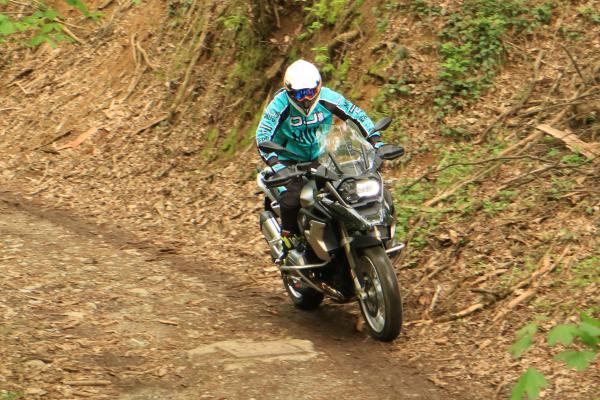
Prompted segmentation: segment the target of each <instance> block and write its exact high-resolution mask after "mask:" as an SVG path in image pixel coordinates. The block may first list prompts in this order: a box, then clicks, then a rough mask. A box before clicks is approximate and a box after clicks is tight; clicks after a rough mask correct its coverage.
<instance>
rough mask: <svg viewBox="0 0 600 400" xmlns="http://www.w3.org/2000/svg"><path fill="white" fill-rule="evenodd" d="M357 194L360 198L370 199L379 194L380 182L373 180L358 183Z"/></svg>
mask: <svg viewBox="0 0 600 400" xmlns="http://www.w3.org/2000/svg"><path fill="white" fill-rule="evenodd" d="M356 194H358V196H359V197H369V196H375V195H378V194H379V182H377V181H376V180H373V179H365V180H362V181H358V182H356Z"/></svg>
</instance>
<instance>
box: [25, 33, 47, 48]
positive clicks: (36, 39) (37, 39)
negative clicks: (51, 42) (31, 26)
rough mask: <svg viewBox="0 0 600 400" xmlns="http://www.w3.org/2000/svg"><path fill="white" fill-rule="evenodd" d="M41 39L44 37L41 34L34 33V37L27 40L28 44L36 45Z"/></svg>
mask: <svg viewBox="0 0 600 400" xmlns="http://www.w3.org/2000/svg"><path fill="white" fill-rule="evenodd" d="M42 40H44V37H43V36H42V35H35V36H34V37H32V38H31V40H30V41H29V44H30V45H32V46H37V45H39V44H40V43H42Z"/></svg>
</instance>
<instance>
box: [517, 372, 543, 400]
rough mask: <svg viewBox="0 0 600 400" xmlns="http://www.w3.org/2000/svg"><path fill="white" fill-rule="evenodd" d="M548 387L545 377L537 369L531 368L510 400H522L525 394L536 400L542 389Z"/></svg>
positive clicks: (520, 379)
mask: <svg viewBox="0 0 600 400" xmlns="http://www.w3.org/2000/svg"><path fill="white" fill-rule="evenodd" d="M547 386H548V383H547V382H546V378H544V375H542V374H541V373H539V372H538V370H537V369H535V368H529V369H528V370H527V371H526V372H525V373H524V374H523V375H521V378H519V381H518V382H517V384H516V385H515V386H514V387H513V389H512V395H511V396H510V400H521V398H523V394H524V393H527V397H529V398H530V399H531V400H534V399H535V398H536V397H538V395H539V394H540V387H543V388H545V387H547Z"/></svg>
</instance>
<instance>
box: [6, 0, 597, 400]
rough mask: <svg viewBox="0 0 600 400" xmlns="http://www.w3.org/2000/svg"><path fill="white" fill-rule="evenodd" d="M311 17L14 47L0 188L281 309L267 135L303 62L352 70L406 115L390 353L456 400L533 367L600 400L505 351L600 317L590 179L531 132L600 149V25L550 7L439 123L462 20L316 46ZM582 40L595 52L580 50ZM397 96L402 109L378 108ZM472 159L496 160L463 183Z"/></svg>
mask: <svg viewBox="0 0 600 400" xmlns="http://www.w3.org/2000/svg"><path fill="white" fill-rule="evenodd" d="M413 3H414V4H417V3H419V4H420V2H410V4H413ZM296 4H297V3H294V4H293V6H290V5H289V4H287V3H283V2H282V3H279V5H278V6H277V9H275V8H273V5H272V4H270V3H267V2H260V4H259V6H258V8H255V9H248V8H247V7H245V5H243V4H237V3H229V2H227V3H219V4H216V3H214V4H213V3H211V2H200V1H198V2H192V4H187V3H186V4H183V3H171V4H167V3H164V2H160V1H150V2H147V3H144V4H143V6H133V5H131V4H130V3H122V4H119V3H117V2H111V3H108V5H107V6H106V7H105V8H103V11H104V12H106V14H107V17H106V18H105V19H104V20H103V21H102V25H101V26H100V27H98V26H97V25H94V23H93V22H91V21H86V20H82V19H78V17H75V16H74V17H73V18H72V19H70V20H68V21H69V23H70V24H71V25H73V27H71V28H70V29H71V30H72V32H73V33H74V35H75V36H77V38H79V39H80V40H81V41H82V44H81V43H80V44H73V45H70V46H67V45H63V46H61V47H60V48H59V49H56V50H53V49H51V48H50V47H49V46H40V47H38V48H37V49H34V50H26V49H24V48H19V47H17V46H16V45H11V46H13V47H11V48H10V49H11V50H12V51H11V52H9V53H8V56H4V59H3V60H4V63H5V64H4V66H3V68H4V69H3V70H2V75H1V77H0V98H1V100H0V153H1V155H2V156H1V157H0V182H1V184H2V187H3V188H7V189H9V190H11V191H15V192H18V193H20V194H21V195H23V196H26V197H28V198H32V199H33V198H35V199H36V200H40V201H43V202H44V203H45V204H46V205H47V206H49V207H53V208H58V209H65V210H68V212H69V213H73V215H79V216H82V217H85V218H89V219H90V220H93V221H95V222H96V223H97V224H98V225H100V226H103V227H117V226H119V227H123V228H127V229H129V230H131V231H133V232H134V233H135V235H136V236H137V238H138V240H139V241H142V242H145V243H148V244H151V245H152V246H156V247H158V248H159V250H161V251H162V253H179V254H181V255H183V256H186V257H193V258H195V259H196V260H198V262H199V263H203V264H209V265H211V264H214V266H215V268H219V269H220V270H221V271H225V272H226V273H227V274H230V276H233V277H235V279H238V280H239V281H240V282H245V283H247V284H249V285H252V284H254V285H260V287H263V288H265V290H267V291H268V293H270V294H273V295H277V296H280V295H281V293H282V287H281V284H280V282H279V279H278V277H277V276H276V275H274V274H273V273H272V272H268V271H270V268H271V267H272V265H271V264H270V263H269V260H268V257H267V256H266V251H265V245H264V243H263V241H262V239H261V237H260V234H259V232H258V231H257V228H256V221H255V215H256V212H257V211H258V210H260V209H261V207H262V199H260V198H257V197H256V196H254V195H253V194H252V193H253V191H254V190H256V189H255V184H254V182H253V176H254V175H253V170H254V167H255V166H256V165H258V164H259V163H260V160H259V159H258V157H257V156H256V153H255V149H254V148H253V146H252V141H251V136H252V132H251V128H252V126H253V125H254V124H255V123H256V117H257V116H259V115H260V111H261V110H262V107H263V105H264V104H265V100H266V99H267V98H268V96H269V95H270V94H272V93H273V91H274V90H276V89H277V88H278V87H279V81H280V79H281V72H282V71H283V70H284V69H285V66H286V65H287V63H289V62H290V61H291V60H292V59H294V58H298V57H301V56H304V57H306V58H308V59H314V58H315V56H316V55H319V54H321V55H324V54H325V52H327V54H329V55H330V56H331V57H330V60H329V61H330V62H332V65H333V66H334V67H336V68H337V70H338V71H340V74H339V75H335V74H337V72H336V73H335V74H334V75H332V78H333V77H335V78H336V79H337V78H339V80H340V82H341V83H339V84H338V83H336V82H333V81H332V82H331V85H332V86H334V87H335V88H337V89H338V90H340V91H343V92H344V93H345V94H346V95H347V96H348V97H349V98H350V99H352V100H354V101H356V102H357V103H358V104H359V105H360V106H361V107H363V108H364V109H366V110H367V111H369V112H370V113H371V114H372V115H373V116H376V115H380V114H381V113H384V112H387V113H396V114H397V116H398V117H399V118H398V121H400V122H398V124H397V125H394V127H393V129H392V130H390V131H388V132H386V135H387V136H386V138H389V140H393V141H396V142H398V143H400V144H404V145H405V146H406V147H407V149H408V150H409V152H411V154H410V156H409V157H407V160H404V162H403V163H399V164H396V165H390V166H388V167H387V168H386V169H384V174H385V175H386V178H396V179H398V181H397V183H396V185H397V187H396V188H394V192H395V195H396V197H397V200H398V204H399V215H400V217H401V221H400V223H401V226H402V227H403V231H402V232H401V237H400V239H404V240H407V241H408V242H410V246H409V251H408V252H407V253H406V254H405V255H404V258H403V260H402V261H401V262H400V263H398V264H397V265H396V267H397V268H398V271H397V274H398V279H399V281H400V283H401V285H402V287H403V288H404V291H405V296H406V298H405V311H406V314H407V315H406V321H407V324H406V325H405V330H404V333H403V335H402V336H401V338H399V339H398V341H397V342H396V343H395V344H394V345H393V346H392V347H391V348H390V349H391V350H392V352H391V354H392V356H393V357H395V358H396V359H397V360H399V363H397V364H394V365H395V366H397V365H399V364H407V365H410V366H417V367H419V368H424V370H426V371H427V374H429V375H430V379H431V381H432V382H434V383H435V384H436V385H438V386H439V387H443V388H446V390H448V392H449V393H454V392H455V391H456V390H455V389H454V387H455V385H456V386H458V387H459V388H460V387H464V382H466V381H469V382H473V384H474V385H477V387H478V389H477V393H481V398H491V397H492V396H493V393H495V392H496V393H498V398H502V396H505V395H507V394H508V393H509V388H510V385H511V384H513V383H514V382H515V380H516V379H517V377H518V376H519V375H520V373H522V371H523V370H525V369H526V368H527V367H529V366H532V365H535V366H536V367H538V369H540V370H542V371H544V372H545V373H546V375H547V376H553V379H552V380H551V382H550V383H551V386H550V387H549V389H548V391H547V392H546V394H545V396H546V398H553V399H565V398H577V399H582V398H593V396H594V394H593V392H594V390H596V389H595V387H594V386H593V385H592V384H591V383H592V382H593V380H594V379H595V378H594V376H593V374H589V375H585V376H584V375H581V374H578V373H577V372H575V371H567V370H565V369H564V368H563V365H562V364H560V363H556V362H552V361H551V359H552V355H553V354H551V353H549V352H547V351H546V350H545V348H543V347H540V348H537V349H536V350H534V351H533V352H531V353H528V354H527V355H526V357H525V358H523V359H519V360H515V359H513V358H511V357H510V356H508V353H507V349H508V347H509V346H510V345H511V344H512V343H513V342H514V332H515V331H516V330H517V329H518V328H520V327H521V326H522V325H524V324H525V323H526V322H528V321H530V320H532V319H533V318H534V316H535V315H536V314H541V315H545V316H546V317H548V318H549V319H550V320H549V322H547V323H544V324H542V329H544V330H548V329H550V328H551V327H552V326H553V325H555V324H557V323H563V322H565V321H570V322H571V321H572V322H574V321H575V320H576V319H577V314H576V310H577V308H582V309H586V310H591V312H592V313H594V312H597V311H598V310H596V309H594V306H595V303H597V290H598V286H597V279H598V274H597V262H596V261H593V260H594V259H593V257H594V255H595V254H596V253H595V252H596V250H595V249H596V248H597V240H596V225H597V221H596V217H597V213H598V205H597V204H598V200H599V199H598V196H597V194H596V193H597V191H596V189H595V185H596V179H597V177H596V175H597V174H596V173H595V170H594V168H595V167H594V165H593V164H589V165H581V166H578V165H579V164H581V163H584V162H585V157H581V158H576V157H578V156H577V155H574V154H573V153H572V151H571V150H569V149H568V148H566V147H565V144H564V142H563V141H562V140H559V139H555V140H548V139H542V136H543V135H541V133H540V132H539V131H537V130H535V126H536V125H537V124H538V123H540V122H544V123H547V124H551V125H552V126H554V127H555V128H559V129H561V132H564V133H565V135H567V134H569V133H570V132H575V133H576V134H577V135H578V136H579V138H581V139H583V140H584V141H587V142H595V140H596V133H597V126H596V125H594V121H593V118H591V116H592V115H593V113H594V112H596V111H595V108H594V107H595V104H596V103H597V100H596V99H597V93H595V90H596V89H595V88H596V86H595V84H594V79H596V82H598V79H600V77H598V76H597V73H598V70H597V68H596V67H595V66H596V65H597V61H598V60H597V59H596V58H597V56H596V54H597V53H595V51H596V49H597V48H598V46H599V45H600V43H598V41H597V32H598V27H597V26H596V25H593V24H592V23H591V22H590V21H588V20H585V21H583V20H582V21H583V22H582V25H581V26H582V28H581V29H580V30H579V31H576V30H575V29H576V27H575V28H574V26H575V25H576V24H577V23H578V18H579V17H578V15H579V14H577V13H576V12H571V13H569V12H568V11H569V10H568V9H562V8H559V9H556V10H555V11H554V10H553V12H554V14H552V15H553V16H552V17H551V19H550V20H549V22H547V25H544V26H545V27H550V28H551V29H540V30H537V31H535V32H534V34H531V35H528V34H523V35H522V36H519V37H514V38H513V37H510V38H505V39H504V40H505V41H509V40H511V41H512V42H511V43H513V45H511V46H513V47H512V49H513V50H511V52H510V53H509V55H508V56H507V58H508V60H509V61H510V62H509V63H508V64H507V66H506V67H505V68H504V69H503V70H502V72H501V73H500V74H499V75H497V76H496V77H495V78H494V79H495V80H494V89H495V90H494V91H492V90H489V91H487V92H482V93H485V96H484V98H483V99H482V100H481V101H479V102H473V103H465V105H464V106H463V107H462V109H461V110H460V111H459V112H456V113H454V114H448V115H447V116H445V117H443V118H441V119H440V120H436V119H432V118H430V116H429V115H428V113H429V112H430V109H429V108H428V107H429V106H431V105H432V102H433V98H432V96H433V95H432V94H431V93H432V92H427V91H428V90H434V89H433V88H435V87H437V86H438V83H439V82H438V81H437V78H436V77H437V76H438V75H437V74H438V73H439V72H440V71H441V70H442V66H441V62H440V53H439V49H438V48H437V47H435V46H433V45H432V43H433V42H434V41H435V39H436V37H437V36H436V33H437V32H441V31H443V29H444V28H446V27H449V26H451V24H447V23H446V22H447V21H445V20H444V19H443V18H444V16H443V15H442V13H441V12H440V13H439V14H438V15H433V14H434V11H435V10H434V9H433V8H432V9H431V11H430V10H429V9H427V10H426V11H427V12H424V11H423V10H421V11H419V8H418V7H416V8H415V7H413V8H410V7H409V3H407V4H403V5H402V6H407V8H406V9H401V8H394V7H390V8H389V14H388V13H387V11H382V10H384V9H386V7H385V4H384V3H381V4H380V3H377V2H371V1H366V2H364V4H363V3H362V2H352V3H348V4H347V5H346V6H345V8H344V9H343V10H341V11H340V17H339V19H338V20H337V21H336V22H335V23H333V24H332V25H331V26H327V27H325V28H324V29H316V30H314V32H313V33H312V36H307V42H304V41H301V40H299V39H298V36H299V35H301V34H303V33H305V32H307V26H312V24H313V23H314V22H315V21H316V22H318V20H316V19H315V18H316V17H309V18H306V17H307V15H306V14H307V13H306V12H301V11H299V10H298V7H297V6H296ZM357 4H358V6H357V8H354V6H355V5H357ZM417 6H418V4H417ZM584 6H585V5H583V4H582V5H581V7H584ZM61 7H62V6H61ZM374 7H377V10H374ZM561 7H566V6H564V5H563V6H561ZM276 10H277V12H276ZM61 12H62V13H63V14H64V15H66V16H68V17H70V16H71V14H70V12H69V10H68V9H67V8H65V9H61ZM207 16H209V18H207ZM361 16H362V19H360V17H361ZM221 17H222V18H223V19H222V20H221V21H220V22H218V21H217V19H218V18H221ZM386 18H387V20H386ZM427 18H430V19H429V20H427ZM355 21H357V23H355V24H354V25H353V23H354V22H355ZM277 24H279V26H280V27H279V28H277ZM584 28H585V29H584ZM565 29H566V30H565ZM574 32H575V33H577V34H578V35H580V36H581V37H583V38H584V39H585V40H582V41H580V42H576V43H585V44H586V46H582V47H580V48H573V46H571V45H570V42H567V41H566V40H567V36H569V35H570V36H569V37H574V35H575V33H574ZM347 33H351V34H352V35H353V36H345V37H342V38H341V39H344V40H342V41H336V40H334V38H336V37H338V38H339V37H340V35H343V34H347ZM355 33H356V34H355ZM595 34H596V37H594V35H595ZM341 39H340V40H341ZM459 39H460V38H459ZM338 42H339V43H342V44H341V45H338V44H337V43H338ZM562 44H565V45H566V46H567V47H568V48H570V49H571V52H572V53H574V54H575V58H576V63H577V65H578V66H579V68H580V71H579V72H581V73H582V76H580V75H579V72H578V71H577V68H575V65H576V64H574V63H573V61H571V59H570V58H569V56H568V54H567V53H566V52H565V51H564V50H563V48H562V47H561V45H562ZM329 45H331V49H333V50H330V47H329ZM400 45H402V46H405V47H406V48H407V49H408V50H409V53H408V58H406V57H405V56H404V55H401V56H399V54H400V53H401V52H399V47H398V46H400ZM322 47H325V48H326V49H325V50H323V51H321V50H319V49H320V48H322ZM311 49H317V50H316V53H315V51H311ZM542 51H543V53H544V55H543V57H540V54H541V52H542ZM402 54H404V53H402ZM346 57H347V60H348V63H349V67H348V69H347V76H346V78H345V79H342V74H341V71H343V70H344V68H345V67H344V65H345V63H346V61H345V60H346ZM538 58H539V60H540V62H539V64H537V65H538V69H539V71H538V72H539V74H538V75H535V76H534V67H535V65H536V59H538ZM7 60H10V66H9V67H7V63H6V62H7ZM192 64H194V65H193V68H190V65H192ZM321 67H324V65H321ZM532 76H534V79H532ZM391 78H394V79H396V78H398V79H400V78H402V80H403V82H404V83H403V84H402V85H400V84H398V83H397V82H396V83H395V81H394V79H391ZM582 78H583V79H582ZM584 82H585V84H584ZM407 88H410V93H411V94H410V95H409V94H406V93H408V92H407V90H409V89H407ZM392 89H393V90H394V91H395V92H394V93H396V94H397V93H402V95H400V96H397V97H393V98H389V97H385V99H386V101H385V102H379V103H372V102H371V101H370V100H371V99H372V98H376V97H379V96H381V95H382V93H390V90H392ZM420 93H424V95H423V96H422V97H420ZM524 95H526V96H524ZM394 96H395V95H394ZM453 96H454V97H452V98H453V99H454V100H457V99H458V100H461V98H460V96H459V95H457V94H453ZM438 99H439V101H440V102H441V101H443V98H438ZM588 100H589V101H588ZM174 102H175V103H176V104H177V108H176V109H171V106H172V105H173V103H174ZM372 105H373V107H372ZM386 107H387V108H386ZM586 107H587V108H586ZM170 110H172V111H173V112H172V113H171V114H170V113H169V111H170ZM440 121H441V122H440ZM499 124H504V125H499ZM498 126H499V127H498ZM488 128H494V129H488ZM461 132H462V133H461ZM484 132H485V134H484V135H482V134H483V133H484ZM536 133H537V135H536ZM451 135H454V136H451ZM565 135H563V136H565ZM481 136H486V137H487V138H486V139H485V140H481V141H480V142H476V140H480V139H481ZM592 150H593V149H592ZM498 157H500V158H498ZM502 157H505V158H502ZM506 157H521V158H518V159H507V158H506ZM527 157H529V158H527ZM565 157H569V158H565ZM490 159H492V160H491V161H485V160H490ZM465 161H467V162H481V164H479V165H472V166H464V165H459V166H456V167H454V168H448V165H449V164H451V163H461V162H465ZM569 165H571V166H572V165H575V169H573V168H571V169H569ZM431 166H433V168H430V167H431ZM428 168H429V169H428ZM435 171H439V172H435ZM429 172H431V173H429ZM416 179H420V181H419V183H418V184H416V185H415V186H414V187H413V188H412V189H411V190H409V191H406V190H405V187H404V186H405V183H408V182H411V183H415V180H416ZM590 260H592V261H590ZM581 265H583V267H581ZM555 267H556V268H555ZM550 269H551V270H552V273H551V274H543V277H542V279H541V280H540V279H538V278H540V277H541V276H542V275H539V274H538V275H532V273H533V274H535V273H536V271H537V272H539V271H541V272H542V273H543V272H546V271H548V270H550ZM532 276H533V277H535V278H536V279H530V280H529V281H527V279H528V278H530V277H532ZM519 285H521V286H519ZM277 298H278V299H280V297H277ZM565 299H568V300H567V301H565ZM278 301H279V300H278ZM327 315H329V314H327ZM353 324H354V321H351V323H349V324H348V326H346V325H344V324H340V325H343V328H340V329H345V328H348V327H349V326H350V325H353ZM348 329H349V328H348ZM329 334H330V333H324V334H323V336H324V337H327V335H329ZM353 338H354V336H353ZM540 339H541V338H540ZM324 340H325V339H324ZM552 351H554V350H552ZM596 366H597V365H596V364H594V367H596ZM169 368H170V367H169ZM479 388H481V389H479ZM474 395H475V396H477V395H478V394H474Z"/></svg>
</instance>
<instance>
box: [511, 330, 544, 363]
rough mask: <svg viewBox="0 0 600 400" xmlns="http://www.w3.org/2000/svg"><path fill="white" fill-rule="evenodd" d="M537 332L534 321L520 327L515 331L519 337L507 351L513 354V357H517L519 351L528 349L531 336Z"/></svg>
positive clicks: (531, 339)
mask: <svg viewBox="0 0 600 400" xmlns="http://www.w3.org/2000/svg"><path fill="white" fill-rule="evenodd" d="M536 332H537V325H536V324H535V323H531V324H529V325H527V326H526V327H524V328H522V329H521V330H520V331H518V332H517V338H519V337H520V338H521V340H519V341H518V342H517V343H515V344H513V345H512V346H510V347H509V349H508V352H509V353H511V354H512V355H513V357H519V355H521V352H523V351H524V350H526V349H528V348H529V346H531V342H532V341H533V336H534V335H535V333H536Z"/></svg>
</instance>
